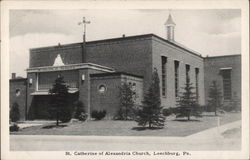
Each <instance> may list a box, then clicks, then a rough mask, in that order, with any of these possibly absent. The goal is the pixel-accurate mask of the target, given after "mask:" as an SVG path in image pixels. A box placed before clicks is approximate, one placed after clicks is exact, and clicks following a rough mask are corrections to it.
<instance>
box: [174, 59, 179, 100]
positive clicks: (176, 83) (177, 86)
mask: <svg viewBox="0 0 250 160" xmlns="http://www.w3.org/2000/svg"><path fill="white" fill-rule="evenodd" d="M174 75H175V76H174V77H175V97H178V92H179V61H174Z"/></svg>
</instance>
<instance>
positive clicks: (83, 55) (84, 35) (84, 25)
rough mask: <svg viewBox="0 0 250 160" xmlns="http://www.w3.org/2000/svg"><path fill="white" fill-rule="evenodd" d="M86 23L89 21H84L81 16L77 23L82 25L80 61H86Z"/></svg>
mask: <svg viewBox="0 0 250 160" xmlns="http://www.w3.org/2000/svg"><path fill="white" fill-rule="evenodd" d="M86 24H90V21H86V20H85V17H83V18H82V22H79V23H78V25H83V45H82V48H83V49H82V63H84V62H85V61H86Z"/></svg>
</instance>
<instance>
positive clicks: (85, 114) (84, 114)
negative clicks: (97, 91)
mask: <svg viewBox="0 0 250 160" xmlns="http://www.w3.org/2000/svg"><path fill="white" fill-rule="evenodd" d="M87 118H88V114H87V113H83V112H82V113H81V114H80V115H79V116H78V119H79V120H80V121H85V120H86V119H87Z"/></svg>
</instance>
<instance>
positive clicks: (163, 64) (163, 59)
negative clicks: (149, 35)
mask: <svg viewBox="0 0 250 160" xmlns="http://www.w3.org/2000/svg"><path fill="white" fill-rule="evenodd" d="M166 66H167V57H165V56H161V72H162V73H161V80H162V96H166V76H167V71H166Z"/></svg>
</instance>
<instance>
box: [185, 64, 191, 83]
mask: <svg viewBox="0 0 250 160" xmlns="http://www.w3.org/2000/svg"><path fill="white" fill-rule="evenodd" d="M189 71H190V65H188V64H186V83H188V81H189V80H190V79H189V78H190V77H189Z"/></svg>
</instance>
